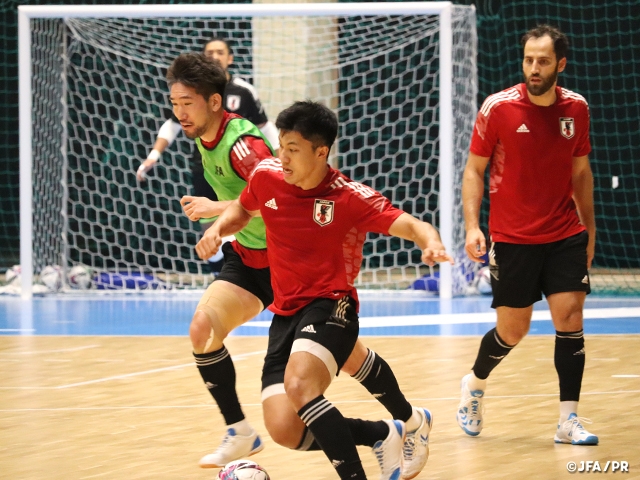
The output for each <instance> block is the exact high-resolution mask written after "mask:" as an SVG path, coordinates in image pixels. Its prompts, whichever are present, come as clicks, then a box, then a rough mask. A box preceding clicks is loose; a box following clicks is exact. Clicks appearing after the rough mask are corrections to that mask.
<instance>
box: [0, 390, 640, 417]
mask: <svg viewBox="0 0 640 480" xmlns="http://www.w3.org/2000/svg"><path fill="white" fill-rule="evenodd" d="M638 393H640V390H618V391H615V392H580V395H620V394H638ZM539 397H556V398H557V397H558V393H557V392H556V393H538V394H527V395H486V396H484V397H483V398H485V399H492V398H539ZM407 400H408V401H409V402H410V403H417V402H451V401H456V402H459V401H460V396H457V397H431V398H407ZM331 403H333V404H336V405H341V404H347V403H350V404H353V403H357V404H364V403H374V404H375V403H378V400H376V399H375V398H372V399H370V400H340V401H336V400H332V401H331ZM242 406H243V407H261V406H262V404H261V403H243V404H242ZM212 407H215V404H213V403H208V404H200V405H136V406H120V407H115V406H113V407H110V406H105V407H57V408H14V409H9V408H3V409H0V413H1V412H11V413H18V412H73V411H78V412H82V411H100V410H175V409H179V408H212Z"/></svg>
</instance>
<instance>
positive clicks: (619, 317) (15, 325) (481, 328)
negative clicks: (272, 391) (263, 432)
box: [0, 292, 640, 336]
mask: <svg viewBox="0 0 640 480" xmlns="http://www.w3.org/2000/svg"><path fill="white" fill-rule="evenodd" d="M199 298H200V293H196V292H171V293H168V294H164V295H162V296H161V295H156V294H153V295H149V294H146V295H145V294H110V295H98V294H95V295H82V296H68V295H52V296H44V297H35V298H33V299H32V300H30V301H25V300H21V299H20V298H16V297H9V296H3V297H0V335H125V336H138V335H140V336H144V335H158V336H163V335H168V336H186V335H188V331H189V323H190V321H191V316H192V315H193V311H194V309H195V307H196V305H197V304H198V300H199ZM360 300H361V310H360V334H361V335H376V336H397V335H402V336H415V335H483V334H484V333H485V332H486V331H487V330H489V329H491V328H492V327H493V326H494V324H495V313H494V311H493V310H492V309H491V307H490V305H491V298H490V297H464V298H456V299H453V300H440V299H438V298H437V297H425V296H419V295H402V294H396V293H389V294H385V293H380V292H378V293H367V292H365V293H363V294H361V299H360ZM271 316H272V314H271V313H270V312H268V311H265V312H263V313H262V314H260V315H259V316H258V317H256V318H255V319H254V320H252V321H250V322H248V323H247V324H245V325H243V326H242V327H240V328H238V329H236V330H235V331H234V332H233V333H232V335H240V336H260V335H267V329H268V327H269V323H270V319H271ZM584 328H585V332H586V333H591V334H633V333H640V298H639V297H595V296H590V297H588V298H587V302H586V305H585V322H584ZM554 332H555V330H554V328H553V324H552V323H551V317H550V315H549V311H548V307H547V304H546V302H544V301H542V302H538V303H537V304H536V305H535V311H534V315H533V321H532V323H531V330H530V334H533V335H551V334H554Z"/></svg>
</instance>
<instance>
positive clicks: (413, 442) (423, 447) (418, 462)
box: [402, 408, 433, 480]
mask: <svg viewBox="0 0 640 480" xmlns="http://www.w3.org/2000/svg"><path fill="white" fill-rule="evenodd" d="M417 410H418V413H420V416H421V417H422V422H421V423H420V426H419V427H418V429H417V430H416V431H414V432H407V436H406V438H405V439H404V445H403V447H402V453H403V456H404V459H403V463H404V465H403V467H402V478H403V479H404V480H410V479H412V478H414V477H417V476H418V474H419V473H420V472H421V471H422V469H423V468H424V466H425V465H426V464H427V459H428V458H429V432H431V427H432V426H433V414H432V413H431V412H430V411H429V410H427V409H426V408H418V409H417Z"/></svg>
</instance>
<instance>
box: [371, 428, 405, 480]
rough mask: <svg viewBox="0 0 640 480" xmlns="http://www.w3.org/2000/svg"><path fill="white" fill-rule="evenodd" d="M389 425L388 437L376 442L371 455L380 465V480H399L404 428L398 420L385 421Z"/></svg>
mask: <svg viewBox="0 0 640 480" xmlns="http://www.w3.org/2000/svg"><path fill="white" fill-rule="evenodd" d="M385 422H386V423H387V425H389V435H387V438H385V439H384V440H378V441H377V442H376V443H375V445H374V446H373V453H374V454H375V456H376V459H377V460H378V464H379V465H380V471H381V474H380V480H400V478H401V475H402V444H403V443H404V436H405V433H406V427H405V425H404V422H401V421H400V420H385Z"/></svg>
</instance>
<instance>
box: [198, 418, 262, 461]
mask: <svg viewBox="0 0 640 480" xmlns="http://www.w3.org/2000/svg"><path fill="white" fill-rule="evenodd" d="M263 448H264V443H262V440H261V439H260V437H259V436H258V434H257V433H256V431H255V430H253V431H252V432H251V434H249V435H238V433H237V432H236V430H235V429H234V428H229V429H227V433H226V435H225V436H224V438H223V439H222V443H221V444H220V446H219V447H218V448H217V449H216V451H215V452H213V453H210V454H209V455H205V456H204V457H202V458H201V459H200V463H199V465H200V467H201V468H222V467H224V466H225V465H226V464H227V463H229V462H232V461H234V460H240V459H241V458H246V457H249V456H251V455H253V454H255V453H258V452H260V451H262V449H263Z"/></svg>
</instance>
